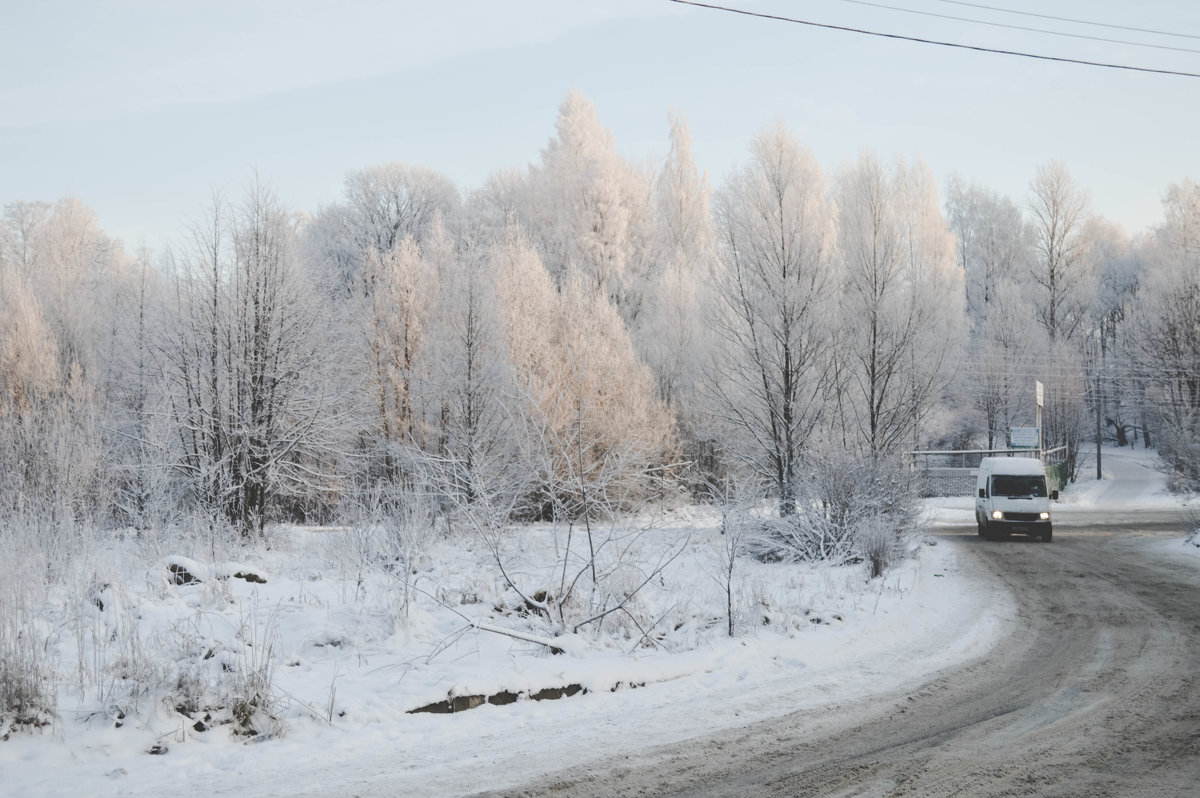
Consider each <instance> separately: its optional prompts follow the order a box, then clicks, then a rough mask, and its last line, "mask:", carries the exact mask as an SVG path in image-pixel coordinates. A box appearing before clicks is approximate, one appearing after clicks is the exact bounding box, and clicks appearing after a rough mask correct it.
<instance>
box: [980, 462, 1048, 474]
mask: <svg viewBox="0 0 1200 798" xmlns="http://www.w3.org/2000/svg"><path fill="white" fill-rule="evenodd" d="M979 470H980V471H990V472H991V473H993V474H1041V475H1043V476H1045V474H1046V467H1045V466H1043V465H1042V461H1041V460H1038V459H1037V458H1035V457H984V458H982V459H980V461H979Z"/></svg>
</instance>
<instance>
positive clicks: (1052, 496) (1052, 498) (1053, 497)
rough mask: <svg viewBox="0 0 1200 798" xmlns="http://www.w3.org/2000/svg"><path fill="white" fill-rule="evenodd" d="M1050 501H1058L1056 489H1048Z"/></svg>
mask: <svg viewBox="0 0 1200 798" xmlns="http://www.w3.org/2000/svg"><path fill="white" fill-rule="evenodd" d="M1050 501H1052V502H1056V501H1058V491H1056V490H1052V491H1050Z"/></svg>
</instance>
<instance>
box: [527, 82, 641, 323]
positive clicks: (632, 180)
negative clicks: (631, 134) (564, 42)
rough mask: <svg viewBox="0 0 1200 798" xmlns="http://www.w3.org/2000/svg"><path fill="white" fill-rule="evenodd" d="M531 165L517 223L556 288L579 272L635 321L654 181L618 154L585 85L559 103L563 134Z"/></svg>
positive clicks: (557, 133)
mask: <svg viewBox="0 0 1200 798" xmlns="http://www.w3.org/2000/svg"><path fill="white" fill-rule="evenodd" d="M541 155H542V157H541V162H540V163H539V164H537V165H535V166H533V167H531V168H530V170H529V175H528V179H527V181H526V182H525V183H524V186H523V190H522V192H521V195H520V201H519V204H518V206H517V209H516V210H517V213H516V215H515V221H516V222H517V223H518V224H520V225H521V227H522V228H523V229H524V230H525V231H526V234H527V235H528V236H529V237H530V240H531V241H532V242H533V244H534V246H535V247H536V248H537V251H538V253H539V255H540V256H541V258H542V263H543V264H544V265H545V268H546V269H547V270H548V271H549V272H550V274H551V275H552V276H553V277H554V280H555V284H556V285H559V286H561V285H563V284H564V281H565V280H566V278H567V276H568V275H569V274H571V273H574V274H577V275H578V278H579V279H582V280H583V281H584V283H585V285H586V286H588V287H590V288H594V289H595V290H597V291H600V292H602V293H604V294H605V295H606V296H607V297H608V298H609V300H610V301H611V302H612V303H613V304H614V305H615V306H616V307H617V308H618V310H619V311H620V313H621V316H622V318H623V319H624V320H625V322H626V323H629V324H632V323H633V322H634V321H635V320H636V319H637V317H638V314H639V313H640V311H641V305H642V300H643V292H644V290H645V289H644V284H645V281H646V279H647V277H648V270H649V268H650V262H651V260H650V259H651V254H652V251H651V246H652V241H653V222H652V219H653V216H652V210H651V208H652V200H651V193H652V192H651V181H650V178H649V175H648V174H647V173H646V171H645V170H642V169H638V168H636V167H634V166H632V165H631V164H629V163H627V162H626V161H625V160H624V159H623V158H621V156H620V155H618V153H617V151H616V143H615V140H614V138H613V135H612V133H611V132H610V131H609V130H607V129H606V128H605V127H604V126H603V125H602V124H601V123H600V119H599V117H598V115H597V113H596V107H595V106H594V105H593V104H592V102H591V101H590V100H588V99H587V98H586V97H584V95H583V94H582V93H581V92H579V91H578V90H572V91H571V92H570V93H569V94H568V95H567V98H566V99H565V100H564V101H563V103H562V105H561V106H559V114H558V119H557V121H556V122H555V136H554V137H553V138H552V139H551V140H550V142H549V143H548V144H547V145H546V147H545V149H543V150H542V154H541Z"/></svg>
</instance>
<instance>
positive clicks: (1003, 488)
mask: <svg viewBox="0 0 1200 798" xmlns="http://www.w3.org/2000/svg"><path fill="white" fill-rule="evenodd" d="M975 486H976V488H977V491H976V493H977V497H976V499H975V522H976V523H977V524H978V525H979V536H980V537H984V538H988V539H989V540H991V539H995V538H1000V537H1005V536H1007V535H1010V534H1012V533H1013V532H1021V533H1024V534H1026V535H1030V536H1035V537H1040V538H1041V539H1042V540H1043V541H1045V542H1046V543H1049V542H1050V540H1051V538H1052V536H1053V529H1052V526H1051V523H1050V500H1051V499H1058V491H1056V490H1055V491H1049V492H1048V491H1047V490H1046V469H1045V468H1044V467H1043V466H1042V462H1041V461H1040V460H1037V459H1035V458H1032V457H984V458H983V459H982V460H981V461H980V463H979V476H978V478H977V480H976V483H975Z"/></svg>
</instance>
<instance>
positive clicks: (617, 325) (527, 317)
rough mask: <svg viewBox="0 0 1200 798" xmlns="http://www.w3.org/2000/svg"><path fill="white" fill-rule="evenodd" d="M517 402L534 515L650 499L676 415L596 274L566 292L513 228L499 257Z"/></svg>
mask: <svg viewBox="0 0 1200 798" xmlns="http://www.w3.org/2000/svg"><path fill="white" fill-rule="evenodd" d="M496 268H497V278H498V283H499V295H500V298H501V302H502V305H503V307H504V309H505V319H504V322H505V328H506V339H507V342H508V350H509V353H510V358H511V362H512V368H513V380H514V381H515V385H516V391H517V400H518V404H517V406H515V407H514V412H515V413H518V414H519V417H520V419H521V421H522V424H523V427H524V429H523V431H522V433H521V435H522V438H523V441H524V446H525V454H524V456H525V458H526V462H527V463H528V464H529V465H528V467H529V468H530V469H532V471H533V472H534V473H535V474H536V475H537V482H538V485H537V487H536V492H535V494H534V496H533V497H532V498H533V502H534V504H533V506H532V507H531V508H530V512H531V514H532V515H534V516H536V517H542V518H547V519H554V520H567V521H573V520H575V519H589V518H593V517H598V516H605V515H608V514H611V513H613V512H615V511H617V510H619V509H625V508H628V507H630V506H632V505H633V504H635V503H636V502H637V501H639V500H640V499H642V498H643V497H644V496H645V494H646V491H647V490H648V489H649V487H650V484H649V482H648V480H647V478H646V475H647V471H648V469H651V468H653V467H655V466H661V465H664V464H666V463H668V462H669V458H670V455H671V445H672V437H671V421H670V416H669V414H668V413H667V411H666V408H665V407H664V406H663V405H662V404H661V403H660V402H659V401H658V400H657V398H656V397H655V395H654V385H653V380H652V377H651V375H650V372H649V370H648V369H647V368H646V367H645V366H644V365H643V364H641V363H640V362H638V359H637V356H636V354H635V353H634V350H633V344H632V342H631V341H630V339H629V335H628V333H627V332H626V330H625V327H624V324H623V322H622V320H621V317H620V315H619V314H618V313H617V312H616V309H615V308H614V307H613V306H612V304H611V303H610V302H609V300H608V298H607V297H606V296H605V295H603V294H601V293H598V292H597V290H596V288H595V286H594V284H592V283H591V281H590V280H589V279H588V278H582V277H581V278H569V279H568V281H567V283H566V284H565V285H564V286H563V290H562V291H561V292H560V291H557V290H555V286H554V282H553V279H552V278H551V276H550V274H549V272H547V271H546V269H545V268H544V267H543V266H542V264H541V260H540V258H539V257H538V255H537V253H536V252H535V251H534V250H533V249H532V247H531V246H530V245H529V244H528V243H527V242H525V241H524V240H523V238H522V237H521V236H520V235H519V234H518V233H516V232H515V231H514V232H513V234H512V235H511V236H510V238H509V240H508V242H507V244H506V245H505V246H504V247H503V248H502V249H501V250H499V251H498V253H497V256H496Z"/></svg>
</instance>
